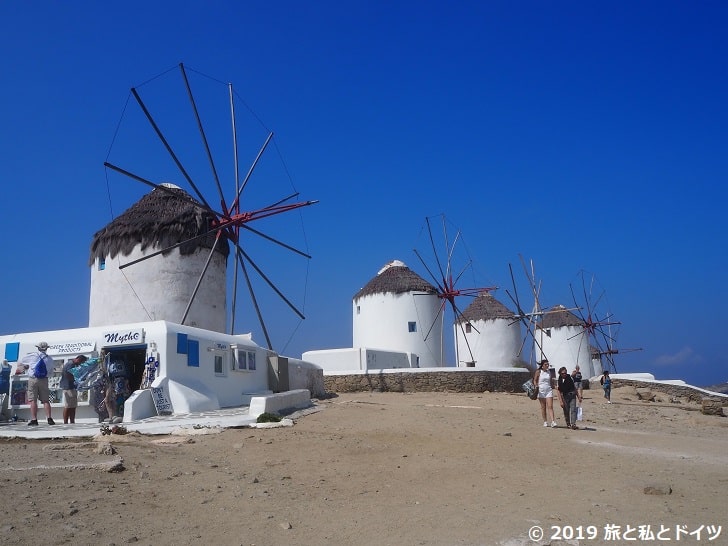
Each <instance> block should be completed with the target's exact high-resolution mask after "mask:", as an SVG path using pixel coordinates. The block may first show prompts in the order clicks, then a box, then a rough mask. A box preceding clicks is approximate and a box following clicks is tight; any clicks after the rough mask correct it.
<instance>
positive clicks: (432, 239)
mask: <svg viewBox="0 0 728 546" xmlns="http://www.w3.org/2000/svg"><path fill="white" fill-rule="evenodd" d="M433 218H435V219H439V224H440V225H439V226H438V228H439V229H436V230H433V222H432V221H431V220H432V219H433ZM448 227H449V229H450V231H452V230H453V229H455V235H454V236H452V234H451V232H448ZM425 229H426V230H427V233H426V240H425V246H426V247H428V248H429V251H428V252H424V251H423V252H420V251H418V250H417V249H416V248H415V249H414V253H415V255H416V256H417V259H418V260H419V261H420V263H421V264H422V266H423V267H424V268H425V270H426V271H427V273H428V274H429V276H430V278H431V280H432V282H433V283H434V285H435V287H436V289H437V297H438V298H439V299H440V307H439V310H438V312H437V316H436V317H435V319H434V320H433V321H432V323H431V324H430V325H429V328H428V329H427V331H426V333H425V339H427V338H428V337H429V336H431V335H436V334H437V333H438V332H437V330H436V329H435V328H436V327H439V333H440V335H443V332H444V329H443V328H442V325H443V324H444V320H445V314H446V313H447V311H448V310H449V311H450V312H451V313H452V315H453V325H454V327H455V328H456V332H457V331H458V330H459V331H460V333H461V334H462V336H463V339H464V340H465V347H466V354H465V355H456V358H457V360H458V362H457V365H458V366H459V365H460V364H461V363H465V364H466V365H468V364H470V363H473V364H474V362H475V358H474V356H473V351H472V348H471V347H470V343H469V342H468V340H467V336H466V331H465V327H466V326H465V325H466V324H469V323H468V321H467V320H466V319H463V318H462V317H463V313H462V308H461V307H460V306H459V305H458V303H457V299H458V298H460V297H463V296H465V297H470V298H474V297H476V296H478V295H479V294H481V293H483V292H488V291H491V290H495V289H496V287H494V286H491V287H481V288H461V287H460V286H459V285H460V284H462V281H463V277H464V276H465V274H466V273H467V272H470V273H472V259H471V258H470V254H469V252H468V250H467V246H466V245H465V242H464V240H463V237H462V234H461V232H460V230H458V229H456V228H454V226H452V224H450V223H449V222H448V221H447V219H446V218H445V215H444V214H441V215H439V217H426V218H425V226H424V227H423V229H422V231H421V235H423V234H424V231H425ZM456 337H457V336H456Z"/></svg>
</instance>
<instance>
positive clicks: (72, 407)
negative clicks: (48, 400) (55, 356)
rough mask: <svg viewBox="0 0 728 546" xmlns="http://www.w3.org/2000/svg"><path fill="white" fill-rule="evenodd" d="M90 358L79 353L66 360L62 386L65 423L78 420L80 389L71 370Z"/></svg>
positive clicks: (62, 374) (62, 372) (62, 373)
mask: <svg viewBox="0 0 728 546" xmlns="http://www.w3.org/2000/svg"><path fill="white" fill-rule="evenodd" d="M87 360H88V358H86V357H85V356H84V355H78V356H77V357H76V358H73V359H71V360H69V361H68V362H66V363H65V364H64V365H63V370H62V371H61V383H60V387H61V388H62V389H63V424H64V425H67V424H68V423H71V424H73V423H75V422H76V408H77V407H78V391H77V390H76V389H77V385H76V377H75V376H74V375H73V373H72V372H71V368H75V367H76V366H80V365H81V364H83V363H84V362H86V361H87Z"/></svg>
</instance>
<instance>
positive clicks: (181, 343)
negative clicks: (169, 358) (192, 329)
mask: <svg viewBox="0 0 728 546" xmlns="http://www.w3.org/2000/svg"><path fill="white" fill-rule="evenodd" d="M177 354H180V355H186V354H187V334H177Z"/></svg>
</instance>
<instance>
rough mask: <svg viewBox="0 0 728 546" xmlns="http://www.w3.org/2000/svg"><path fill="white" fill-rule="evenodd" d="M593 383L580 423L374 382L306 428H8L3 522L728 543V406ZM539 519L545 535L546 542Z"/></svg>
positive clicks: (247, 532)
mask: <svg viewBox="0 0 728 546" xmlns="http://www.w3.org/2000/svg"><path fill="white" fill-rule="evenodd" d="M585 395H586V398H585V400H584V412H585V418H586V420H585V421H584V422H583V423H582V427H583V428H582V429H581V430H578V431H573V430H568V429H566V428H564V427H563V424H564V420H563V416H562V415H561V414H560V408H557V409H558V410H559V412H558V413H557V415H558V417H557V420H558V422H559V423H560V424H561V425H562V426H561V427H559V428H556V429H551V428H548V429H546V428H543V426H542V420H541V417H540V413H539V409H538V408H539V405H538V402H535V401H531V400H529V399H528V398H527V397H526V396H525V395H522V394H518V395H516V394H499V393H483V394H447V393H416V394H401V393H356V394H342V395H339V396H334V397H332V398H330V399H327V400H324V401H320V402H319V403H318V409H319V411H316V412H314V413H310V414H308V415H305V416H298V417H295V416H294V417H295V418H294V421H295V425H294V426H293V427H288V428H272V429H250V428H241V429H228V430H224V431H222V432H219V431H214V430H210V429H202V430H197V431H193V432H195V433H196V434H190V435H186V436H142V435H138V434H136V433H134V434H128V435H125V436H122V435H118V436H117V435H112V436H100V437H98V438H97V439H95V440H94V441H92V442H89V441H68V440H55V441H38V440H36V441H28V440H17V439H13V440H0V454H1V455H2V459H3V463H2V469H0V484H1V489H0V491H1V493H0V499H1V501H0V502H1V504H0V514H2V520H1V521H0V536H2V537H3V543H4V544H93V545H100V544H101V545H109V544H117V545H121V544H132V543H133V544H137V543H138V544H144V545H147V544H149V545H151V544H156V545H160V544H161V545H166V544H175V545H186V544H205V543H206V544H210V545H212V544H221V545H227V544H231V545H238V544H240V545H251V544H254V545H279V544H281V545H282V544H298V545H322V544H337V545H373V544H377V545H410V544H411V545H476V544H478V545H480V544H484V545H488V544H499V545H513V546H515V545H519V544H553V545H556V544H581V545H586V544H635V543H643V542H644V543H646V542H649V543H661V542H666V541H664V540H663V541H661V540H658V539H657V538H655V539H654V540H644V541H640V540H636V541H634V542H632V541H627V540H623V539H619V540H618V539H617V535H615V534H613V533H612V534H607V533H609V529H610V528H611V529H614V530H617V529H618V530H619V531H620V532H624V531H626V530H627V529H628V528H629V527H632V528H635V529H636V528H638V527H639V526H650V530H651V531H652V533H654V534H655V535H657V533H658V532H659V531H660V529H661V528H662V529H663V534H662V535H660V536H661V537H662V538H663V539H664V538H666V537H669V538H671V539H672V540H671V542H676V540H675V538H676V533H678V532H682V530H684V531H685V532H688V533H689V532H695V531H696V530H698V529H699V528H700V526H701V525H702V526H705V527H704V528H703V529H702V530H701V531H700V533H701V534H700V536H699V537H698V536H697V535H687V536H682V537H681V541H680V542H681V544H685V543H687V544H702V543H710V544H728V515H727V514H728V510H727V509H726V491H728V472H726V468H727V467H728V418H721V417H714V416H705V415H702V414H701V413H700V412H699V408H698V407H697V406H695V405H690V404H687V403H685V402H684V401H683V402H682V403H674V402H672V403H671V402H670V401H668V400H664V399H663V400H662V401H658V402H649V403H648V402H641V401H638V400H637V397H636V396H635V393H634V390H633V389H631V388H629V387H623V388H620V389H615V391H614V392H613V395H612V400H613V402H614V403H613V404H611V405H607V404H606V403H604V400H603V398H602V397H601V392H596V391H585ZM203 433H207V434H203ZM109 444H110V445H109ZM683 525H684V526H685V527H681V526H683ZM534 526H539V527H540V528H541V529H543V531H544V535H545V536H544V537H543V538H542V539H540V540H535V541H534V540H531V539H529V530H531V529H532V528H533V527H534ZM609 526H612V527H609ZM710 526H712V527H710ZM719 527H720V528H721V530H720V531H719V532H720V533H721V534H720V536H718V538H715V534H716V532H718V528H719ZM643 529H646V527H643ZM665 529H667V531H665ZM531 532H532V533H538V530H536V531H531ZM557 534H560V535H563V537H562V538H561V539H560V538H559V537H558V536H556V535H557ZM534 536H535V538H539V537H538V535H537V534H536V535H533V536H532V537H534ZM627 537H628V538H630V537H634V538H638V537H639V535H638V531H634V532H631V533H628V534H627ZM647 537H649V535H647ZM710 537H713V539H714V540H712V541H709V540H708V539H709V538H710Z"/></svg>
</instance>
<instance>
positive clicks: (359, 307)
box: [356, 305, 361, 315]
mask: <svg viewBox="0 0 728 546" xmlns="http://www.w3.org/2000/svg"><path fill="white" fill-rule="evenodd" d="M356 314H357V315H360V314H361V305H357V306H356Z"/></svg>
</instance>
